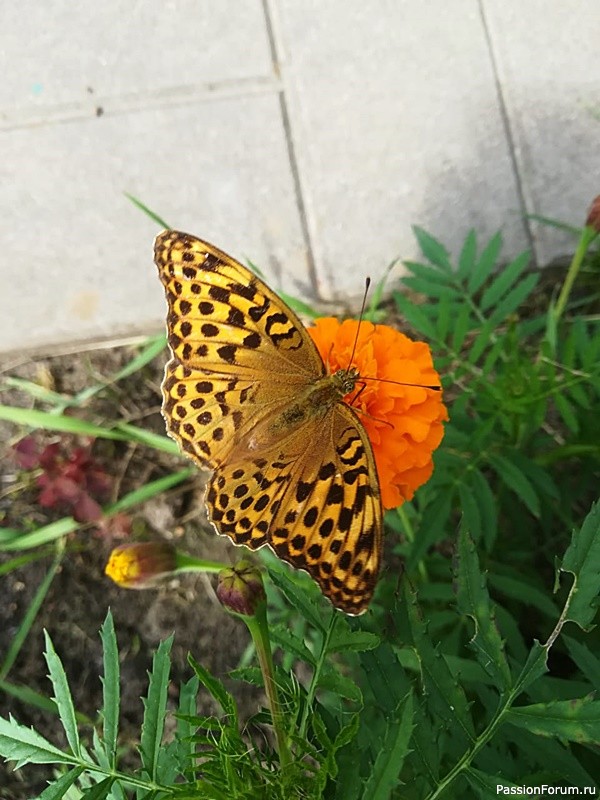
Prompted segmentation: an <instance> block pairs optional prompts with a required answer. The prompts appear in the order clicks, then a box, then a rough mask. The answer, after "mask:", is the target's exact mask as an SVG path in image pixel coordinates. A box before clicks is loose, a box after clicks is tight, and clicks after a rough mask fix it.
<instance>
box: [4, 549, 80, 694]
mask: <svg viewBox="0 0 600 800" xmlns="http://www.w3.org/2000/svg"><path fill="white" fill-rule="evenodd" d="M63 553H64V550H63V548H62V547H59V548H58V551H57V553H56V555H55V557H54V561H53V562H52V564H51V565H50V567H49V569H48V572H47V573H46V574H45V575H44V580H43V581H42V582H41V583H40V585H39V586H38V588H37V590H36V592H35V594H34V595H33V597H32V599H31V602H30V603H29V607H28V608H27V611H26V612H25V616H24V617H23V620H22V621H21V624H20V625H19V627H18V628H17V632H16V633H15V635H14V636H13V638H12V641H11V643H10V647H9V648H8V652H7V653H6V655H5V657H4V661H3V663H2V667H1V668H0V680H3V679H4V678H6V676H7V675H8V673H9V672H10V670H11V667H12V666H13V664H14V663H15V659H16V658H17V656H18V655H19V652H20V650H21V647H23V644H24V642H25V640H26V639H27V636H28V635H29V631H30V630H31V627H32V625H33V623H34V622H35V618H36V617H37V614H38V611H39V610H40V608H41V606H42V604H43V602H44V600H45V599H46V595H47V594H48V590H49V589H50V586H51V585H52V581H53V580H54V576H55V575H56V571H57V570H58V568H59V566H60V563H61V561H62V557H63Z"/></svg>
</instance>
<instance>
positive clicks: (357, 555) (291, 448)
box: [155, 231, 382, 614]
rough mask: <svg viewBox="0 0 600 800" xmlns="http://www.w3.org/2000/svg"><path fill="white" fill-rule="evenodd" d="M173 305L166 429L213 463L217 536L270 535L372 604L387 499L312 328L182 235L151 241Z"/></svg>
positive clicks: (255, 541) (266, 540) (204, 462)
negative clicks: (382, 497) (383, 502)
mask: <svg viewBox="0 0 600 800" xmlns="http://www.w3.org/2000/svg"><path fill="white" fill-rule="evenodd" d="M155 261H156V264H157V266H158V270H159V275H160V279H161V281H162V283H163V285H164V287H165V293H166V297H167V302H168V306H169V313H168V317H167V329H168V339H169V346H170V348H171V351H172V356H173V357H172V359H171V360H170V361H169V363H168V364H167V367H166V370H165V379H164V382H163V414H164V416H165V419H166V422H167V429H168V432H169V435H171V436H172V437H173V438H174V439H175V440H176V441H177V442H178V443H179V444H180V446H181V447H182V449H183V450H184V452H185V453H186V454H187V455H188V456H189V457H190V458H192V459H194V460H195V461H196V462H197V463H198V464H200V465H201V466H204V467H208V468H210V469H213V470H215V473H214V476H213V479H212V481H211V485H210V487H209V491H208V495H207V505H208V510H209V514H210V516H211V519H212V521H213V523H214V524H215V527H216V529H217V531H218V532H219V533H222V534H226V535H228V536H229V537H230V538H231V539H232V540H233V541H234V542H235V543H236V544H246V545H248V546H249V547H252V548H253V549H256V548H258V547H261V546H263V545H265V544H268V545H270V546H271V547H272V548H273V550H274V551H275V552H276V553H277V555H278V556H279V557H280V558H282V559H283V560H285V561H288V562H289V563H291V564H293V565H294V566H296V567H300V568H302V569H305V570H306V571H307V572H308V573H309V574H310V575H311V576H312V577H313V578H314V579H315V580H316V581H317V582H318V584H319V586H320V587H321V590H322V591H323V593H324V594H325V595H326V596H327V597H329V599H330V600H331V601H332V603H333V604H334V605H335V606H336V607H337V608H340V609H342V610H344V611H346V612H347V613H351V614H357V613H361V611H364V610H365V608H366V607H367V605H368V602H369V600H370V598H371V596H372V593H373V588H374V585H375V581H376V576H377V572H378V569H379V559H380V554H381V527H382V509H381V501H380V497H379V486H378V480H377V470H376V467H375V461H374V459H373V454H372V450H371V446H370V443H369V440H368V438H367V435H366V433H365V431H364V429H363V427H362V425H361V423H360V421H359V420H358V418H357V417H356V415H355V414H354V412H353V411H352V410H351V409H349V408H348V407H347V406H346V405H344V404H343V402H342V397H341V394H340V391H339V388H336V387H335V381H332V377H331V376H327V374H326V369H325V366H324V364H323V361H322V359H321V357H320V356H319V354H318V351H317V349H316V347H315V345H314V343H313V341H312V339H311V338H310V336H309V335H308V333H307V331H306V329H305V328H304V326H303V325H302V323H301V322H300V320H299V319H298V317H297V316H296V315H295V314H294V312H293V311H292V310H291V309H290V308H288V306H287V305H286V304H285V303H284V302H283V301H282V300H281V299H280V298H279V297H277V295H276V294H275V293H274V292H272V291H271V290H270V289H269V288H268V287H267V286H266V285H265V284H264V283H263V281H261V280H260V279H259V278H257V277H256V276H255V275H254V274H253V273H251V272H250V271H249V270H247V269H246V268H245V267H243V266H242V265H241V264H239V263H238V262H237V261H235V260H234V259H232V258H231V257H230V256H228V255H227V254H225V253H223V252H222V251H221V250H218V249H217V248H216V247H213V246H212V245H210V244H208V243H207V242H203V241H201V240H200V239H196V238H195V237H194V236H190V235H188V234H184V233H178V232H177V231H165V232H163V233H162V234H160V235H159V236H158V237H157V239H156V242H155Z"/></svg>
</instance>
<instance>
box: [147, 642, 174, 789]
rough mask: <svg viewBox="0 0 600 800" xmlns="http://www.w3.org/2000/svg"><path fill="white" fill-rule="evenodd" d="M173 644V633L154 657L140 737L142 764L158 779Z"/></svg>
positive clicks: (161, 644) (153, 778)
mask: <svg viewBox="0 0 600 800" xmlns="http://www.w3.org/2000/svg"><path fill="white" fill-rule="evenodd" d="M172 645H173V636H170V637H169V638H168V639H167V640H166V641H164V642H161V643H160V644H159V646H158V649H157V651H156V653H155V654H154V658H153V659H152V672H151V673H150V674H149V676H148V677H149V684H148V694H147V697H146V698H144V700H143V703H144V719H143V722H142V735H141V737H140V755H141V759H142V766H143V767H144V769H145V770H146V772H147V773H148V775H149V776H150V777H151V779H152V780H156V776H157V767H158V754H159V751H160V747H161V743H162V736H163V731H164V725H165V712H166V708H167V692H168V688H169V674H170V671H171V660H170V653H171V647H172Z"/></svg>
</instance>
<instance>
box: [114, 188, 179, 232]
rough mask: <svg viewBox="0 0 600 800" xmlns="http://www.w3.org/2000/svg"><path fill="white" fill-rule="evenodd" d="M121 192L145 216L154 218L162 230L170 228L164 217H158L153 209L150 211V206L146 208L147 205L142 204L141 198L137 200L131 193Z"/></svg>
mask: <svg viewBox="0 0 600 800" xmlns="http://www.w3.org/2000/svg"><path fill="white" fill-rule="evenodd" d="M123 194H124V195H125V197H126V198H127V199H128V200H131V202H132V203H133V205H134V206H136V207H137V208H139V209H140V211H143V212H144V214H146V216H147V217H150V219H151V220H154V222H156V223H157V224H158V225H160V227H161V228H163V229H164V230H167V231H168V230H171V226H170V225H168V224H167V223H166V222H165V221H164V219H163V218H162V217H159V216H158V214H157V213H156V212H155V211H152V210H151V209H150V208H148V206H147V205H144V203H142V201H141V200H138V198H137V197H135V196H134V195H132V194H129V192H123Z"/></svg>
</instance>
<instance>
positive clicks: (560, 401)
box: [554, 393, 579, 434]
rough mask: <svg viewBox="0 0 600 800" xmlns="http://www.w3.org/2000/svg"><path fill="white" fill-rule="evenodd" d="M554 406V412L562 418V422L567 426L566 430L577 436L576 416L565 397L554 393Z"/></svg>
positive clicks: (577, 423) (577, 420) (577, 421)
mask: <svg viewBox="0 0 600 800" xmlns="http://www.w3.org/2000/svg"><path fill="white" fill-rule="evenodd" d="M554 405H555V406H556V410H557V411H558V413H559V414H560V416H561V417H562V420H563V422H564V423H565V425H566V426H567V428H568V429H569V430H570V431H571V432H572V433H574V434H578V433H579V419H578V418H577V414H576V413H575V411H574V410H573V408H572V406H571V403H569V401H568V399H567V398H566V397H565V395H563V394H558V393H556V394H555V395H554Z"/></svg>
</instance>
